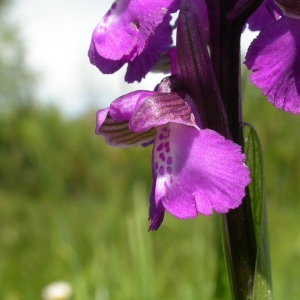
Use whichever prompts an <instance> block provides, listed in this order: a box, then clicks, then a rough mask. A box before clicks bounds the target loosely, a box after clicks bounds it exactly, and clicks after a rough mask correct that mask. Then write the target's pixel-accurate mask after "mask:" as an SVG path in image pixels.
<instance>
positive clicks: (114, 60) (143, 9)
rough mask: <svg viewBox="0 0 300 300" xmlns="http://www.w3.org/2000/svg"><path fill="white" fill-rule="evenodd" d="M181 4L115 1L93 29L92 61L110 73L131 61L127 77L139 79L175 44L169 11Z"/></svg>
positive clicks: (171, 0) (175, 1) (167, 0)
mask: <svg viewBox="0 0 300 300" xmlns="http://www.w3.org/2000/svg"><path fill="white" fill-rule="evenodd" d="M179 6H180V1H179V0H157V1H152V0H117V1H115V2H114V4H113V5H112V7H111V9H110V10H109V11H108V12H107V14H106V15H105V17H104V18H103V20H102V21H101V22H100V23H99V24H98V26H97V27H96V28H95V30H94V33H93V40H92V43H91V46H90V50H89V56H90V60H91V63H92V64H95V65H96V66H97V67H98V68H99V69H100V71H102V72H103V73H108V74H110V73H113V72H115V71H116V70H117V68H118V67H121V66H122V65H123V64H124V63H129V64H130V66H129V69H128V73H127V75H126V79H127V80H128V81H129V82H133V81H134V80H138V81H140V80H141V78H142V77H144V76H145V74H146V73H147V72H148V71H149V70H150V69H151V68H152V67H153V65H154V64H155V61H156V59H157V58H158V56H159V54H160V53H161V52H164V51H166V50H167V49H168V47H169V46H170V45H171V44H172V38H171V34H172V29H171V26H170V24H169V23H170V13H172V12H175V11H176V10H178V9H179ZM95 50H96V51H95ZM149 58H150V59H149ZM135 60H136V65H135V63H134V61H135Z"/></svg>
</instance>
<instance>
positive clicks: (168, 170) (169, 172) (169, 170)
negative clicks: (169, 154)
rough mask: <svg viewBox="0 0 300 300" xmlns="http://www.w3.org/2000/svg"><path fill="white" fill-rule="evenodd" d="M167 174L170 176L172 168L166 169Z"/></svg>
mask: <svg viewBox="0 0 300 300" xmlns="http://www.w3.org/2000/svg"><path fill="white" fill-rule="evenodd" d="M167 172H168V174H170V175H171V174H172V168H171V167H167Z"/></svg>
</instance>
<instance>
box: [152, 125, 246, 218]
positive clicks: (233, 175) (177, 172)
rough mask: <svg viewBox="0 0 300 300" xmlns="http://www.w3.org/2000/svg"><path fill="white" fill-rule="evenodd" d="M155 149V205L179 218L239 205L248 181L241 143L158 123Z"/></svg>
mask: <svg viewBox="0 0 300 300" xmlns="http://www.w3.org/2000/svg"><path fill="white" fill-rule="evenodd" d="M161 134H163V135H162V136H161ZM153 153H154V154H153V172H154V174H155V177H156V180H155V187H154V192H153V194H154V198H155V203H156V206H157V207H158V205H159V203H162V204H163V206H164V208H165V209H166V210H167V211H169V212H170V213H171V214H173V215H174V216H176V217H178V218H180V219H186V218H194V217H196V216H197V215H198V214H199V213H201V214H204V215H210V214H212V212H213V210H215V211H217V212H219V213H226V212H228V210H229V209H233V208H236V207H238V206H239V205H240V204H241V202H242V199H243V197H244V195H245V187H246V186H247V185H248V184H249V183H250V181H251V179H250V173H249V170H248V168H247V167H246V165H245V155H244V154H242V153H241V147H240V146H238V145H236V144H234V143H233V142H232V141H230V140H227V139H225V138H224V137H223V136H221V135H219V134H218V133H216V132H214V131H212V130H209V129H205V130H200V131H199V130H197V129H196V128H194V127H191V126H186V125H182V124H176V123H170V124H169V125H168V126H161V127H159V128H157V135H156V138H155V141H154V148H153ZM154 215H155V214H154Z"/></svg>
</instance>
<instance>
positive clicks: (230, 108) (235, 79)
mask: <svg viewBox="0 0 300 300" xmlns="http://www.w3.org/2000/svg"><path fill="white" fill-rule="evenodd" d="M238 2H239V1H224V0H206V4H207V7H208V13H209V19H210V30H211V33H212V34H211V58H212V64H213V68H214V72H215V74H216V78H217V81H218V86H219V89H220V93H221V96H222V100H223V103H224V107H225V110H226V114H227V118H228V125H229V131H230V134H231V137H232V139H233V141H234V142H236V143H237V144H239V145H241V146H243V132H242V128H241V126H240V124H241V122H242V103H241V72H240V64H241V62H240V37H241V33H242V30H243V27H244V25H245V23H246V20H247V18H248V17H249V16H250V15H251V14H252V13H253V12H254V11H255V10H256V9H257V7H258V6H259V5H260V4H261V2H262V1H261V0H259V1H247V3H243V5H241V4H239V3H238ZM240 2H242V1H240ZM243 2H245V1H243ZM223 222H224V227H225V230H224V233H225V240H226V245H225V247H227V251H226V252H227V253H228V255H229V260H230V266H228V267H230V272H229V273H230V274H231V276H232V284H233V294H234V298H235V299H249V295H251V294H252V290H253V280H254V273H255V263H256V253H257V246H256V241H255V232H254V224H253V216H252V208H251V203H250V195H249V189H248V188H247V189H246V197H245V198H244V199H243V202H242V204H241V206H239V207H238V208H236V209H234V210H231V211H229V212H228V213H227V214H226V215H224V218H223Z"/></svg>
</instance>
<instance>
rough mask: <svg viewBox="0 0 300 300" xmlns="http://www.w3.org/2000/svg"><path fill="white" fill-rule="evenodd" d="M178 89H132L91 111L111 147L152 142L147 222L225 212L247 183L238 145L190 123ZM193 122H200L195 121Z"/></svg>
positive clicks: (236, 202)
mask: <svg viewBox="0 0 300 300" xmlns="http://www.w3.org/2000/svg"><path fill="white" fill-rule="evenodd" d="M196 119H198V117H197V116H196V118H195V116H194V114H193V112H192V109H191V106H190V105H189V104H188V103H187V102H185V100H184V99H183V98H182V97H181V96H180V95H179V94H178V93H174V92H171V93H165V92H161V91H157V92H150V91H136V92H132V93H129V94H127V95H124V96H121V97H119V98H118V99H116V100H115V101H114V102H112V104H111V105H110V107H109V108H106V109H102V110H99V111H98V113H97V124H96V134H98V135H102V136H104V137H105V140H106V142H107V144H109V145H111V146H115V147H129V146H136V145H143V144H147V143H149V142H151V141H153V153H152V173H153V187H152V194H151V197H150V216H149V218H150V219H151V221H152V222H151V225H150V228H149V230H157V229H158V228H159V226H160V225H161V223H162V221H163V218H164V212H165V210H167V211H168V212H169V213H171V214H172V215H174V216H175V217H177V218H180V219H186V218H195V217H197V215H198V214H203V215H211V214H212V212H213V210H215V211H216V212H218V213H227V212H228V211H229V209H234V208H236V207H238V206H239V205H240V204H241V202H242V199H243V197H244V195H245V187H246V186H247V185H248V184H249V182H250V176H249V170H248V168H247V167H246V165H245V155H244V154H242V152H241V147H240V146H238V145H237V144H235V143H233V142H232V141H230V140H228V139H225V138H224V137H223V136H221V135H220V134H218V133H217V132H215V131H213V130H210V129H201V128H200V127H201V125H200V124H197V123H196ZM198 123H200V122H199V121H198Z"/></svg>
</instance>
